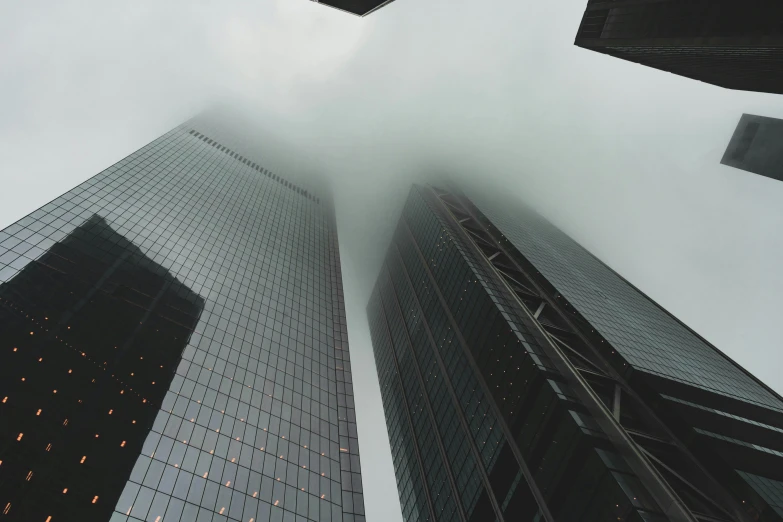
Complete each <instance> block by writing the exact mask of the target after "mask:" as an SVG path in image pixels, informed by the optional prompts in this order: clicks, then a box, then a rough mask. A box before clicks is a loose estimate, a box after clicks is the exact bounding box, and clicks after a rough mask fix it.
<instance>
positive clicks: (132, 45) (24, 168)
mask: <svg viewBox="0 0 783 522" xmlns="http://www.w3.org/2000/svg"><path fill="white" fill-rule="evenodd" d="M584 5H585V0H563V1H560V2H520V1H518V0H495V1H494V2H489V3H488V2H480V1H478V0H397V1H396V2H394V3H392V4H390V5H388V6H387V7H384V8H383V9H381V10H380V11H378V12H376V13H374V14H373V15H372V16H370V17H368V18H366V19H360V18H356V17H353V16H350V15H347V14H345V13H341V12H339V11H337V10H333V9H330V8H328V7H326V6H323V5H318V4H316V3H312V2H309V1H307V0H252V1H250V0H244V1H239V0H221V1H215V0H187V1H185V0H168V1H167V2H158V1H153V0H137V1H135V2H126V3H112V2H101V1H97V0H89V1H88V0H81V1H77V0H60V1H57V2H54V1H42V0H28V1H26V2H23V3H22V2H4V3H2V5H0V228H3V227H5V226H7V225H8V224H10V223H12V222H13V221H16V220H17V219H19V218H20V217H22V216H23V215H25V214H27V213H29V212H31V211H33V210H34V209H36V208H38V207H39V206H41V205H42V204H44V203H46V202H48V201H49V200H51V199H53V198H55V197H57V196H58V195H60V194H62V193H63V192H65V191H66V190H68V189H70V188H72V187H73V186H74V185H76V184H77V183H79V182H81V181H83V180H85V179H87V178H88V177H90V176H92V175H94V174H95V173H97V172H99V171H100V170H102V169H104V168H106V167H107V166H109V165H111V164H112V163H114V162H115V161H117V160H118V159H120V158H121V157H123V156H125V155H127V154H129V153H131V152H133V151H134V150H136V149H137V148H139V147H141V146H143V145H144V144H146V143H148V142H149V141H151V140H153V139H155V138H156V137H158V136H159V135H161V134H162V133H164V132H166V131H168V130H169V129H171V128H172V127H174V126H176V125H178V124H179V123H181V122H183V121H184V120H186V119H188V118H190V117H192V116H193V115H195V114H196V113H198V112H199V111H201V110H202V109H204V108H207V107H211V106H214V104H216V103H222V104H226V103H227V104H231V105H232V106H234V107H239V108H240V110H241V111H242V112H243V114H244V117H246V118H247V119H249V120H252V121H253V122H254V124H256V125H257V126H258V128H259V129H260V130H259V133H258V136H257V137H255V138H257V140H258V141H259V144H260V149H261V150H265V152H264V154H265V155H266V157H267V159H268V161H269V163H270V165H271V166H272V167H273V168H274V169H275V170H277V171H278V172H280V173H281V174H285V173H286V172H287V171H290V172H294V171H302V172H305V171H306V172H314V173H317V174H319V175H324V176H328V177H329V179H330V180H331V183H332V186H333V188H334V192H335V197H336V205H337V209H338V224H339V233H340V242H341V251H342V260H343V275H344V279H345V280H344V284H345V288H346V296H347V304H346V306H347V311H348V323H349V331H350V342H351V353H352V359H353V368H354V378H355V388H356V394H357V410H358V411H357V414H358V421H359V436H360V447H361V452H362V467H363V474H364V485H365V494H366V504H367V518H368V520H369V521H370V522H387V521H389V522H391V521H399V520H401V516H400V512H399V502H398V499H397V492H396V486H395V482H394V475H393V469H392V465H391V459H390V455H389V448H388V441H387V437H386V429H385V424H384V420H383V411H382V407H381V403H380V395H379V391H378V384H377V379H376V374H375V366H374V362H373V358H372V349H371V346H370V342H369V334H368V330H367V326H366V320H365V313H364V307H365V304H366V301H367V298H368V294H369V291H370V289H371V287H372V283H373V281H374V278H375V276H376V275H377V271H378V269H379V265H380V262H381V259H382V257H383V255H384V253H385V250H386V246H387V244H388V241H389V239H390V236H391V232H392V230H393V227H394V224H395V222H396V219H397V218H398V216H399V212H400V209H401V205H402V202H403V200H404V197H405V195H406V194H407V191H408V189H409V186H410V184H411V183H412V182H414V181H421V180H424V179H427V178H428V176H431V175H442V174H443V173H449V174H453V175H457V176H470V177H473V178H479V179H482V180H484V181H485V182H486V183H487V184H489V185H494V186H495V187H496V188H497V189H499V190H503V191H505V192H507V193H511V194H514V195H517V196H518V197H519V198H521V199H524V200H525V201H526V202H528V203H529V204H531V205H532V206H534V207H535V208H537V209H538V210H539V211H540V212H542V213H543V214H544V215H546V216H547V217H549V218H550V219H551V220H552V221H553V222H554V223H555V224H557V225H559V226H560V227H561V228H563V229H564V230H565V231H566V232H568V233H569V234H571V235H572V236H573V237H574V238H575V239H577V240H578V241H580V242H581V243H582V244H583V245H585V246H586V247H587V248H588V249H590V250H591V251H592V252H593V253H595V254H596V255H597V256H598V257H600V258H601V259H602V260H604V261H605V262H607V263H608V264H609V265H610V266H612V267H613V268H614V269H615V270H617V271H618V272H619V273H621V274H622V275H623V276H624V277H626V278H627V279H629V280H630V281H631V282H633V283H634V284H636V285H637V286H638V287H640V288H641V289H642V290H643V291H644V292H646V293H647V294H648V295H650V296H651V297H652V298H653V299H655V300H657V301H658V302H659V303H660V304H662V305H663V306H664V307H666V308H667V309H668V310H670V311H671V312H672V313H674V314H675V315H677V316H678V317H679V318H681V319H682V320H683V321H684V322H685V323H687V324H688V325H689V326H691V327H692V328H693V329H694V330H696V331H697V332H699V333H700V334H701V335H703V336H704V337H706V338H707V339H708V340H710V341H711V342H712V343H714V344H715V345H716V346H718V347H719V348H720V349H722V350H723V351H724V352H726V353H727V354H729V355H730V356H731V357H733V358H734V359H735V360H737V361H738V362H740V363H741V364H742V365H744V366H745V367H746V368H748V369H749V370H750V371H751V372H753V373H754V374H756V375H757V376H758V377H760V378H761V379H762V380H764V381H765V382H766V383H767V384H769V385H770V386H772V387H773V388H774V389H776V390H777V391H778V392H783V377H781V375H783V374H781V372H780V368H781V363H783V355H782V354H781V342H780V339H782V338H783V321H781V320H780V317H781V315H782V314H783V300H781V299H780V296H781V295H783V275H782V274H781V270H780V259H781V258H782V257H783V233H781V231H783V183H780V182H777V181H773V180H770V179H767V178H763V177H761V176H756V175H753V174H749V173H746V172H743V171H740V170H736V169H733V168H730V167H725V166H722V165H720V164H719V163H720V159H721V156H722V154H723V151H724V149H725V147H726V145H727V143H728V141H729V138H730V136H731V134H732V132H733V130H734V127H735V125H736V123H737V121H738V120H739V117H740V115H741V114H742V113H743V112H748V113H754V114H761V115H765V116H772V117H783V98H781V97H780V96H774V95H766V94H758V93H748V92H734V91H729V90H725V89H721V88H718V87H713V86H710V85H707V84H702V83H699V82H696V81H691V80H687V79H685V78H680V77H677V76H674V75H671V74H667V73H664V72H661V71H657V70H653V69H648V68H645V67H643V66H640V65H636V64H632V63H628V62H624V61H621V60H617V59H613V58H610V57H607V56H603V55H599V54H597V53H592V52H590V51H586V50H583V49H579V48H576V47H574V46H573V45H572V43H573V39H574V36H575V34H576V30H577V27H578V25H579V21H580V19H581V15H582V12H583V10H584ZM272 143H274V144H275V146H271V145H270V144H272Z"/></svg>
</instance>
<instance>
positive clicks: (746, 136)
mask: <svg viewBox="0 0 783 522" xmlns="http://www.w3.org/2000/svg"><path fill="white" fill-rule="evenodd" d="M721 163H722V164H724V165H728V166H729V167H735V168H738V169H742V170H744V171H747V172H752V173H754V174H759V175H761V176H766V177H768V178H772V179H776V180H779V181H783V120H780V119H776V118H767V117H764V116H755V115H753V114H743V115H742V117H741V118H740V121H739V123H738V124H737V128H736V130H735V131H734V135H733V136H732V137H731V141H730V142H729V145H728V147H726V153H725V154H724V155H723V159H722V160H721Z"/></svg>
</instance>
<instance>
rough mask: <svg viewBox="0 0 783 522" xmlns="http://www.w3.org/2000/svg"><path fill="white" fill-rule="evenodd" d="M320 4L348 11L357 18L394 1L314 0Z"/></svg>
mask: <svg viewBox="0 0 783 522" xmlns="http://www.w3.org/2000/svg"><path fill="white" fill-rule="evenodd" d="M312 1H313V2H317V3H319V4H324V5H328V6H329V7H334V8H336V9H339V10H341V11H347V12H349V13H352V14H355V15H357V16H367V15H368V14H370V13H373V12H375V11H377V10H378V9H380V8H381V7H383V6H385V5H388V4H390V3H392V2H394V0H312Z"/></svg>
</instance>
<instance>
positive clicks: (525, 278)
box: [368, 185, 783, 522]
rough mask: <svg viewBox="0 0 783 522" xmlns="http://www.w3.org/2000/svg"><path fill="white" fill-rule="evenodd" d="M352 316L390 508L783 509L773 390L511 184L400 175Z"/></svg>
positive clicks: (781, 424)
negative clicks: (388, 225)
mask: <svg viewBox="0 0 783 522" xmlns="http://www.w3.org/2000/svg"><path fill="white" fill-rule="evenodd" d="M368 316H369V321H370V330H371V335H372V343H373V349H374V352H375V359H376V365H377V371H378V377H379V380H380V384H381V393H382V398H383V405H384V411H385V414H386V421H387V428H388V432H389V438H390V441H391V448H392V458H393V462H394V467H395V472H396V476H397V484H398V488H399V495H400V502H401V505H402V509H403V515H404V518H405V520H407V521H414V520H416V521H424V520H428V521H452V520H456V521H485V520H497V521H500V522H502V521H515V522H516V521H525V522H527V521H536V522H539V521H550V522H552V521H558V522H572V521H574V522H576V521H578V522H590V521H596V522H598V521H602V522H603V521H607V520H620V521H634V522H663V521H665V520H670V521H690V522H708V521H709V522H717V521H746V522H749V521H759V520H763V521H777V522H780V521H783V399H781V397H780V396H779V395H777V394H776V393H775V392H773V391H772V390H770V389H769V388H768V387H766V386H765V385H764V384H762V383H761V382H759V381H758V380H757V379H755V378H754V377H753V376H752V375H750V374H749V373H747V372H746V371H745V370H744V369H742V368H741V367H740V366H738V365H737V364H736V363H734V362H733V361H731V360H730V359H729V358H727V357H726V356H725V355H723V354H722V353H721V352H719V351H718V350H717V349H716V348H715V347H713V346H712V345H710V344H709V343H708V342H707V341H705V340H704V339H702V338H701V337H699V336H698V335H697V334H696V333H694V332H693V331H691V330H689V329H688V328H687V327H686V326H685V325H683V324H682V323H681V322H679V321H678V320H677V319H676V318H674V317H672V316H671V315H670V314H668V313H667V312H666V311H665V310H663V309H662V308H660V307H659V306H658V305H657V304H655V303H654V302H653V301H651V300H650V299H649V298H648V297H646V296H645V295H644V294H642V293H641V292H640V291H639V290H638V289H636V288H635V287H633V286H632V285H631V284H630V283H628V282H627V281H625V280H624V279H623V278H622V277H621V276H619V275H618V274H617V273H615V272H614V271H612V270H611V269H610V268H609V267H607V266H606V265H604V264H603V263H601V262H600V261H599V260H598V259H597V258H595V257H594V256H592V255H591V254H590V253H589V252H588V251H586V250H585V249H584V248H582V247H581V246H579V245H578V244H577V243H575V242H574V241H573V240H571V239H570V238H569V237H568V236H567V235H565V234H564V233H563V232H561V231H560V230H559V229H557V228H556V227H554V226H553V225H551V224H550V223H549V222H547V221H546V220H544V219H543V218H541V217H540V216H539V215H538V214H536V213H535V212H533V211H531V210H529V209H527V208H525V207H523V206H522V205H521V204H520V203H519V202H516V201H510V200H505V199H504V198H503V197H502V196H498V195H495V196H493V197H491V198H487V197H486V196H485V195H483V194H482V193H481V192H480V191H470V197H468V196H466V195H465V193H463V192H461V191H460V190H458V189H456V188H446V186H445V185H444V187H443V188H438V187H429V186H415V187H414V188H413V190H412V191H411V193H410V196H409V197H408V200H407V202H406V204H405V208H404V210H403V213H402V218H401V219H400V222H399V224H398V227H397V229H396V231H395V234H394V238H393V241H392V245H391V247H390V248H389V251H388V254H387V256H386V260H385V262H384V263H383V266H382V269H381V274H380V276H379V278H378V282H377V284H376V286H375V288H374V290H373V293H372V297H371V299H370V303H369V306H368Z"/></svg>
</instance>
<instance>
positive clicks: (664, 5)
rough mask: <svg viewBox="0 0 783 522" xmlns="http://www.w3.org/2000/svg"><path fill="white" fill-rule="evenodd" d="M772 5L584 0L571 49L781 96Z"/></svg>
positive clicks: (781, 61) (780, 55)
mask: <svg viewBox="0 0 783 522" xmlns="http://www.w3.org/2000/svg"><path fill="white" fill-rule="evenodd" d="M781 18H783V6H782V5H781V4H780V2H777V1H775V0H749V1H738V0H662V1H657V2H637V1H635V0H620V1H614V2H601V1H600V0H589V1H588V3H587V9H586V10H585V14H584V17H583V18H582V23H581V25H580V26H579V31H578V33H577V35H576V42H575V43H576V45H578V46H579V47H584V48H585V49H591V50H593V51H597V52H600V53H605V54H608V55H611V56H616V57H617V58H623V59H625V60H628V61H631V62H636V63H640V64H643V65H647V66H650V67H655V68H657V69H661V70H663V71H668V72H671V73H674V74H679V75H681V76H686V77H688V78H693V79H695V80H700V81H703V82H707V83H712V84H714V85H719V86H721V87H727V88H729V89H740V90H745V91H759V92H770V93H777V94H782V93H783V27H781V25H780V23H779V21H780V20H781Z"/></svg>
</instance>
